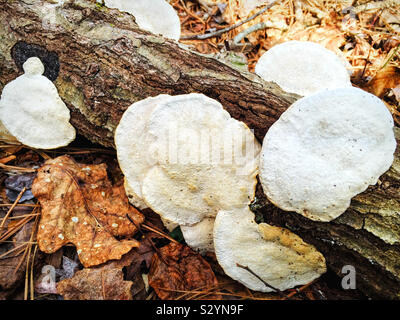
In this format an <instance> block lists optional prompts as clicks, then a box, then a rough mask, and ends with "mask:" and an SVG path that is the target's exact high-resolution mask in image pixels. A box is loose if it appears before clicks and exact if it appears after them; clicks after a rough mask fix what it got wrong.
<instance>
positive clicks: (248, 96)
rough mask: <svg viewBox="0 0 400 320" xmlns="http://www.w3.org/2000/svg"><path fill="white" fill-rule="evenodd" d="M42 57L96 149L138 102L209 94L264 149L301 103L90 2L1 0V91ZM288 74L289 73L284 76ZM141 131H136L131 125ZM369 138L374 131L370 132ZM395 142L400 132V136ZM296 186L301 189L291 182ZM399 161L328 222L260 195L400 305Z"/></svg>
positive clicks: (276, 217) (279, 218)
mask: <svg viewBox="0 0 400 320" xmlns="http://www.w3.org/2000/svg"><path fill="white" fill-rule="evenodd" d="M30 56H39V57H40V58H41V59H42V61H44V62H45V65H46V73H45V74H46V75H47V76H48V77H49V78H50V79H51V80H54V83H55V85H56V86H57V88H58V90H59V93H60V96H61V97H62V99H63V100H64V101H65V103H66V104H67V105H68V107H69V108H70V110H71V115H72V119H71V122H72V124H73V125H74V126H75V127H76V128H77V130H78V132H79V133H80V134H81V135H83V136H85V137H87V138H88V139H90V140H91V141H93V142H97V143H100V144H102V145H104V146H113V131H114V129H115V127H116V125H117V124H118V121H119V119H120V117H121V116H122V113H123V112H124V110H126V108H127V107H128V106H129V105H130V104H132V103H133V102H135V101H138V100H141V99H144V98H146V97H149V96H155V95H158V94H161V93H167V94H173V95H174V94H183V93H189V92H201V93H204V94H206V95H207V96H210V97H212V98H215V99H217V100H219V101H220V102H221V103H222V104H223V105H224V107H225V108H226V110H227V111H228V112H229V113H230V114H231V115H232V116H233V117H234V118H236V119H238V120H241V121H244V122H245V123H246V124H247V125H248V126H249V127H250V128H252V129H254V131H255V134H256V136H257V138H258V139H260V141H262V138H263V137H264V135H265V133H266V131H267V130H268V128H269V127H270V126H271V124H272V123H274V122H275V121H276V120H277V119H278V118H279V116H280V115H281V114H282V112H283V111H285V110H286V109H287V107H288V106H289V105H290V104H291V103H292V102H294V101H295V100H296V99H297V98H298V97H297V96H294V95H291V94H288V93H285V92H283V91H282V90H281V89H280V88H278V87H277V86H276V85H274V84H270V83H266V82H264V81H262V80H261V79H259V78H258V77H256V76H254V75H252V74H250V73H243V72H240V71H238V70H236V69H234V68H232V67H230V66H228V65H226V64H224V63H222V62H220V61H218V60H216V59H214V58H212V57H208V56H204V55H200V54H198V53H194V52H191V51H190V50H188V49H186V48H185V47H184V46H182V45H179V44H177V43H175V42H173V41H169V40H166V39H163V38H161V37H159V36H155V35H152V34H150V33H147V32H145V31H142V30H140V29H138V27H137V25H136V24H135V22H134V19H133V17H131V16H130V15H128V14H124V13H120V12H118V11H117V10H111V9H107V8H104V7H101V6H99V5H96V4H95V3H93V2H91V1H87V0H86V1H85V0H75V1H74V0H66V1H64V4H58V1H54V0H53V1H43V0H23V1H22V0H19V1H15V0H14V1H11V0H8V1H7V0H0V91H1V90H2V88H3V87H4V85H5V84H6V83H7V82H9V81H11V80H13V79H14V78H15V77H17V76H18V75H20V74H21V66H22V63H23V62H24V61H25V60H26V59H27V58H28V57H30ZM283 72H284V71H283ZM133 125H134V124H133ZM371 130H373V129H372V128H371ZM396 136H397V139H400V130H398V129H396ZM293 183H295V181H294V182H293ZM399 191H400V160H399V150H397V153H396V160H395V162H394V164H393V166H392V168H391V169H390V170H389V171H388V172H387V173H386V174H385V175H383V176H382V177H381V179H380V182H379V183H378V184H377V185H376V186H372V187H370V188H369V189H368V190H367V191H366V192H364V193H363V194H360V195H359V196H357V197H355V198H354V200H353V201H352V205H351V207H350V209H349V210H347V211H346V213H344V214H343V215H342V216H341V217H339V218H338V219H336V220H335V221H333V222H330V223H318V222H313V221H310V220H308V219H306V218H304V217H302V216H300V215H297V214H294V213H288V212H283V211H281V210H279V209H277V208H276V207H274V206H272V205H271V204H269V203H268V201H267V200H266V199H265V197H264V196H263V194H262V191H261V190H258V193H257V194H258V197H257V202H256V204H255V205H254V207H256V208H258V210H260V211H261V212H262V213H263V214H264V215H265V216H266V217H267V219H268V220H269V221H270V222H273V223H274V224H278V225H281V226H285V227H287V228H289V229H291V230H293V231H294V232H296V233H297V234H299V235H300V236H302V237H303V238H304V239H305V240H306V241H308V242H309V243H312V244H314V245H315V246H316V247H317V248H318V249H319V250H320V251H321V252H322V253H323V254H324V255H325V257H326V259H327V262H328V265H329V267H330V268H332V270H334V271H335V272H336V273H337V274H338V275H341V276H343V275H342V274H341V270H342V267H343V266H344V265H353V266H354V267H355V268H356V271H357V287H358V289H361V290H362V291H364V292H365V293H366V294H367V295H369V296H371V297H385V298H397V299H398V298H400V195H399Z"/></svg>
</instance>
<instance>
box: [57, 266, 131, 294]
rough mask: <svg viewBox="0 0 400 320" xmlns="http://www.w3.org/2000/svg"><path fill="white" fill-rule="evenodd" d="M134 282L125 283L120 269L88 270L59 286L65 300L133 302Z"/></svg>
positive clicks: (58, 290)
mask: <svg viewBox="0 0 400 320" xmlns="http://www.w3.org/2000/svg"><path fill="white" fill-rule="evenodd" d="M132 284H133V282H132V281H124V273H123V272H122V270H120V269H116V268H112V269H110V268H108V267H107V266H104V267H102V268H88V269H82V270H80V271H78V272H76V273H75V275H74V276H73V277H72V278H71V279H66V280H62V281H60V282H59V283H58V284H57V292H58V294H61V295H62V296H63V298H64V299H65V300H132V294H131V288H132Z"/></svg>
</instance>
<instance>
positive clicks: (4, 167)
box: [0, 163, 37, 173]
mask: <svg viewBox="0 0 400 320" xmlns="http://www.w3.org/2000/svg"><path fill="white" fill-rule="evenodd" d="M0 168H2V169H4V170H6V171H15V172H26V173H33V172H36V171H37V170H36V169H30V168H23V167H15V166H8V165H6V164H2V163H0Z"/></svg>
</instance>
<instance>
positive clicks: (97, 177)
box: [32, 156, 144, 267]
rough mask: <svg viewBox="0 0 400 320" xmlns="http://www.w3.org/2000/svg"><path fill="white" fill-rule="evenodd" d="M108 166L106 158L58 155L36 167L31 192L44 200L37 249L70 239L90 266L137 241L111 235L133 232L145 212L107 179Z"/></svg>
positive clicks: (49, 250)
mask: <svg viewBox="0 0 400 320" xmlns="http://www.w3.org/2000/svg"><path fill="white" fill-rule="evenodd" d="M106 169H107V167H106V165H105V164H100V165H84V164H78V163H76V162H75V161H74V160H73V159H72V158H71V157H69V156H61V157H58V158H56V159H51V160H48V161H46V162H45V164H44V165H43V166H42V167H41V168H40V169H39V170H38V174H37V177H36V179H35V181H34V182H33V185H32V192H33V194H34V195H35V197H36V198H37V199H38V200H39V201H40V204H41V206H42V217H41V220H40V224H39V230H38V235H37V241H38V244H39V248H40V250H41V251H43V252H46V253H53V252H55V251H57V250H58V249H59V248H61V247H62V246H64V245H66V244H67V243H73V244H74V245H75V246H76V248H77V253H78V255H79V260H80V261H81V263H82V264H83V265H84V267H91V266H95V265H99V264H102V263H104V262H106V261H108V260H114V259H120V258H121V256H122V255H124V254H125V253H127V252H128V251H130V250H131V249H132V248H133V247H138V246H139V242H138V241H136V240H134V239H132V240H121V241H119V240H117V239H116V238H115V237H131V236H132V235H134V234H135V232H136V231H137V228H136V226H139V225H140V224H141V223H142V222H143V221H144V216H143V215H142V214H141V213H140V212H139V211H137V210H136V209H135V208H133V207H132V206H131V205H130V204H129V202H128V198H127V197H126V195H125V190H124V187H123V185H122V184H121V185H118V186H113V185H112V184H111V182H110V181H109V180H108V178H107V170H106ZM127 214H128V215H129V217H130V218H131V219H132V220H133V221H134V222H135V224H136V226H135V225H134V224H132V223H131V222H130V221H129V220H128V219H127V218H126V215H127Z"/></svg>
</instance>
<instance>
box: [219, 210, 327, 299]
mask: <svg viewBox="0 0 400 320" xmlns="http://www.w3.org/2000/svg"><path fill="white" fill-rule="evenodd" d="M254 217H255V216H254V213H252V212H251V211H250V209H248V208H242V209H234V210H230V211H220V212H218V215H217V217H216V219H215V224H214V246H215V254H216V256H217V259H218V262H219V264H220V265H221V267H222V268H223V269H224V271H225V273H226V274H227V275H228V276H230V277H231V278H232V279H234V280H237V281H239V282H241V283H242V284H244V285H245V286H246V287H248V288H250V289H252V290H256V291H262V292H271V291H275V290H274V289H273V288H276V289H279V290H281V291H283V290H286V289H289V288H293V287H295V286H298V285H303V284H306V283H309V282H311V281H312V280H314V279H316V278H318V277H319V276H320V275H321V274H323V273H325V272H326V265H325V258H324V257H323V256H322V254H321V253H319V252H318V251H317V250H316V249H315V248H314V247H313V246H311V245H309V244H307V243H305V242H304V241H303V240H302V239H301V238H300V237H298V236H297V235H295V234H294V233H292V232H290V231H289V230H287V229H284V228H279V227H274V226H271V225H269V224H266V223H261V224H257V223H256V222H255V221H254ZM246 268H248V269H249V270H247V269H246ZM253 273H254V274H256V275H257V276H258V277H260V278H261V279H262V280H263V281H264V282H263V281H261V280H260V279H259V278H258V277H257V276H255V275H254V274H253ZM265 283H267V284H268V285H270V286H267V285H266V284H265ZM271 286H272V287H271Z"/></svg>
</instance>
